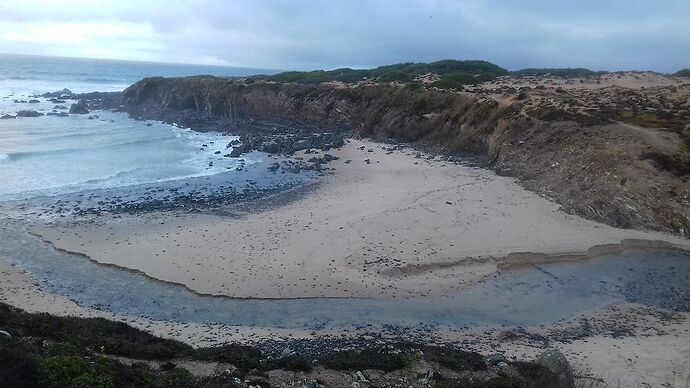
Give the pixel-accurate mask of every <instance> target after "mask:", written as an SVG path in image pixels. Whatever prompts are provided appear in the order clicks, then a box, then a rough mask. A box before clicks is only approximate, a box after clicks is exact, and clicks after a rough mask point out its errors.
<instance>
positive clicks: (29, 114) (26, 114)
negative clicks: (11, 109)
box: [17, 110, 43, 117]
mask: <svg viewBox="0 0 690 388" xmlns="http://www.w3.org/2000/svg"><path fill="white" fill-rule="evenodd" d="M39 116H43V113H40V112H36V111H35V110H20V111H19V112H17V117H39Z"/></svg>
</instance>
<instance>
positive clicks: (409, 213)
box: [32, 140, 687, 298]
mask: <svg viewBox="0 0 690 388" xmlns="http://www.w3.org/2000/svg"><path fill="white" fill-rule="evenodd" d="M333 153H334V154H336V155H337V156H339V157H340V160H337V161H335V162H332V164H331V167H334V168H335V172H334V174H332V175H330V176H327V177H325V178H324V180H323V182H322V183H321V184H320V185H319V186H318V187H317V188H316V189H315V190H313V191H312V192H310V193H308V194H307V195H304V196H302V197H299V198H297V199H296V200H294V201H291V202H290V203H288V204H286V205H284V206H278V207H275V208H272V209H269V210H264V211H258V212H251V213H247V214H243V215H241V216H237V217H227V216H216V215H203V214H174V213H169V212H167V213H154V214H149V215H144V216H130V217H124V218H119V219H109V218H100V219H96V220H95V221H94V222H92V223H91V222H90V223H78V224H76V225H36V226H35V227H33V229H32V231H33V232H34V233H36V234H38V235H41V236H42V237H43V238H44V239H45V240H46V241H50V242H51V243H53V244H54V245H55V246H56V247H58V248H61V249H64V250H67V251H73V252H79V253H83V254H85V255H88V256H89V257H90V258H91V259H93V260H95V261H97V262H99V263H107V264H114V265H118V266H122V267H126V268H131V269H136V270H140V271H142V272H144V273H146V274H147V275H149V276H151V277H154V278H157V279H160V280H163V281H168V282H175V283H180V284H184V285H186V286H187V287H188V288H190V289H192V290H194V291H196V292H199V293H203V294H216V295H227V296H232V297H245V298H304V297H323V296H327V297H374V298H380V297H384V298H385V297H407V296H426V295H440V294H447V293H452V292H454V291H456V290H458V289H460V288H462V287H463V286H465V285H467V284H470V283H473V282H476V281H478V280H481V279H482V278H483V277H484V276H487V275H489V274H492V273H493V272H494V271H496V264H497V262H498V261H500V259H501V258H504V257H505V256H506V255H508V254H510V253H512V252H537V253H546V254H567V253H577V252H583V251H586V250H587V249H588V248H590V247H592V246H594V245H600V244H609V243H618V242H620V241H621V240H623V239H646V240H666V241H671V242H673V243H676V244H679V245H683V244H687V241H685V240H682V239H676V238H673V237H670V236H667V235H664V234H660V233H647V232H641V231H633V230H622V229H616V228H612V227H608V226H605V225H601V224H598V223H595V222H592V221H588V220H584V219H582V218H579V217H576V216H571V215H567V214H565V213H563V212H561V211H559V210H558V206H557V205H555V204H553V203H551V202H549V201H548V200H546V199H544V198H541V197H539V196H538V195H536V194H534V193H531V192H528V191H526V190H524V189H523V188H521V187H520V186H519V185H518V184H517V183H516V182H515V181H514V180H513V179H511V178H507V177H500V176H496V175H495V174H494V173H493V172H491V171H488V170H485V169H478V168H470V167H465V166H459V165H454V164H451V163H446V162H443V161H440V160H439V159H434V160H427V159H425V158H416V157H415V153H416V152H413V151H409V150H406V151H395V152H392V153H391V152H386V151H385V150H384V149H383V146H382V145H381V144H376V143H371V142H366V141H355V140H353V141H351V142H350V143H348V144H346V146H345V147H343V149H341V150H339V151H336V152H333ZM366 159H370V160H371V164H367V163H365V160H366ZM347 160H351V163H346V161H347Z"/></svg>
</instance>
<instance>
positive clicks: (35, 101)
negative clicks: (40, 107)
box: [29, 100, 41, 104]
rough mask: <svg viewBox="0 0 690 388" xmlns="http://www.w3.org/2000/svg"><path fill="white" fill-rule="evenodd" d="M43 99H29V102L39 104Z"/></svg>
mask: <svg viewBox="0 0 690 388" xmlns="http://www.w3.org/2000/svg"><path fill="white" fill-rule="evenodd" d="M39 102H41V101H38V100H29V104H38V103H39Z"/></svg>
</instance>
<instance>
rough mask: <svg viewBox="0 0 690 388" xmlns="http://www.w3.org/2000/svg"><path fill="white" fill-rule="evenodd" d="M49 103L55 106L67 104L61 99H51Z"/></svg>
mask: <svg viewBox="0 0 690 388" xmlns="http://www.w3.org/2000/svg"><path fill="white" fill-rule="evenodd" d="M48 101H49V102H52V103H53V104H64V103H65V100H61V99H59V98H51V99H50V100H48Z"/></svg>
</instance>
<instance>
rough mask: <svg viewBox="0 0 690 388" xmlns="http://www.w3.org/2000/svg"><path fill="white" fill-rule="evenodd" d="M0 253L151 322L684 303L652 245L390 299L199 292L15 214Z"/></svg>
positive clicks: (2, 235)
mask: <svg viewBox="0 0 690 388" xmlns="http://www.w3.org/2000/svg"><path fill="white" fill-rule="evenodd" d="M0 256H1V257H3V258H6V259H7V260H9V261H10V262H11V263H13V264H15V265H16V266H18V267H19V268H21V269H24V270H26V271H27V272H28V273H29V274H30V275H31V276H32V277H34V278H35V279H36V280H37V281H38V282H39V284H40V287H41V288H42V289H43V290H44V291H47V292H51V293H55V294H59V295H63V296H65V297H67V298H69V299H71V300H73V301H75V302H77V303H78V304H79V305H81V306H84V307H90V308H95V309H98V310H103V311H108V312H112V313H116V314H122V315H129V316H138V317H147V318H150V319H153V320H161V321H174V322H183V323H186V322H189V323H202V324H224V325H239V326H261V327H280V328H291V329H324V328H338V327H359V328H363V327H369V326H371V327H380V326H384V325H386V326H397V327H405V326H431V327H439V326H445V327H454V328H465V327H478V326H528V325H541V324H550V323H556V322H559V321H563V320H567V319H570V318H573V317H577V316H578V315H581V314H583V313H585V312H587V311H591V310H593V309H597V308H601V307H604V306H607V305H611V304H615V303H622V302H633V303H641V304H645V305H649V306H654V307H657V308H662V309H668V310H676V311H690V255H688V254H687V253H683V252H676V251H654V252H638V253H626V254H615V255H608V256H601V257H597V258H593V259H589V260H586V261H578V262H566V263H551V264H541V265H530V266H524V267H521V268H516V269H511V270H506V271H501V272H500V273H497V274H495V275H494V276H492V277H490V278H488V279H486V280H485V281H483V282H481V283H479V284H477V285H475V286H472V287H470V288H468V289H466V291H465V292H462V293H458V294H454V295H449V296H444V297H435V298H410V299H394V300H371V299H328V298H316V299H293V300H251V299H250V300H247V299H232V298H225V297H213V296H200V295H197V294H195V293H193V292H191V291H189V290H187V289H186V288H184V287H182V286H179V285H174V284H168V283H163V282H159V281H155V280H152V279H150V278H147V277H146V276H144V275H141V274H138V273H134V272H130V271H125V270H121V269H117V268H114V267H109V266H103V265H98V264H95V263H93V262H92V261H90V260H87V259H86V258H84V257H80V256H77V255H72V254H68V253H64V252H61V251H58V250H55V249H54V248H52V247H51V246H50V245H49V244H46V243H44V242H43V241H41V240H40V239H39V238H37V237H34V236H31V235H29V234H28V233H27V232H26V231H25V229H24V228H23V226H22V225H21V224H20V223H17V222H11V221H5V222H3V223H1V224H0Z"/></svg>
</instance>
